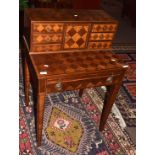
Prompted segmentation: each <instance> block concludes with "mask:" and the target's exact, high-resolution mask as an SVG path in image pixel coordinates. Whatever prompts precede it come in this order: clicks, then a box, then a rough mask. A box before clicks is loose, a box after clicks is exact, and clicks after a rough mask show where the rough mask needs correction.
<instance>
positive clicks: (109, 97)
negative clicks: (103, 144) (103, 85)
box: [99, 84, 120, 131]
mask: <svg viewBox="0 0 155 155" xmlns="http://www.w3.org/2000/svg"><path fill="white" fill-rule="evenodd" d="M119 88H120V84H119V85H112V86H109V88H107V94H106V97H105V102H104V107H103V110H102V114H101V120H100V126H99V130H100V131H102V130H103V129H104V125H105V123H106V121H107V118H108V115H109V113H110V112H111V108H112V106H113V103H114V101H115V98H116V96H117V93H118V91H119Z"/></svg>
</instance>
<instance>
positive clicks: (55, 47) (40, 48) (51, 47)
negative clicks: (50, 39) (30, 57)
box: [32, 44, 61, 52]
mask: <svg viewBox="0 0 155 155" xmlns="http://www.w3.org/2000/svg"><path fill="white" fill-rule="evenodd" d="M59 50H61V44H47V45H46V44H44V45H33V46H32V52H49V51H59Z"/></svg>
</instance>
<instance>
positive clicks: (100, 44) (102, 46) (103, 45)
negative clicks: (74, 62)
mask: <svg viewBox="0 0 155 155" xmlns="http://www.w3.org/2000/svg"><path fill="white" fill-rule="evenodd" d="M111 45H112V43H111V42H110V41H109V42H106V41H105V42H89V43H88V48H89V49H109V48H111Z"/></svg>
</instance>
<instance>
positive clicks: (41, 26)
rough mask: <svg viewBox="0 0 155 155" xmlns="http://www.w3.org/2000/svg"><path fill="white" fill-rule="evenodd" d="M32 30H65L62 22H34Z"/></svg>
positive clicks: (57, 31) (44, 31)
mask: <svg viewBox="0 0 155 155" xmlns="http://www.w3.org/2000/svg"><path fill="white" fill-rule="evenodd" d="M32 31H33V32H39V33H60V32H63V24H62V23H46V22H45V23H44V22H43V23H33V24H32Z"/></svg>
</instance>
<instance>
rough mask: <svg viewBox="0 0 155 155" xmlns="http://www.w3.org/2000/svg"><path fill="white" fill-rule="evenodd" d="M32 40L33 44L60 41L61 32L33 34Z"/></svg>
mask: <svg viewBox="0 0 155 155" xmlns="http://www.w3.org/2000/svg"><path fill="white" fill-rule="evenodd" d="M32 42H33V43H35V44H41V43H47V44H49V43H53V42H62V34H61V33H60V34H33V39H32Z"/></svg>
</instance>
